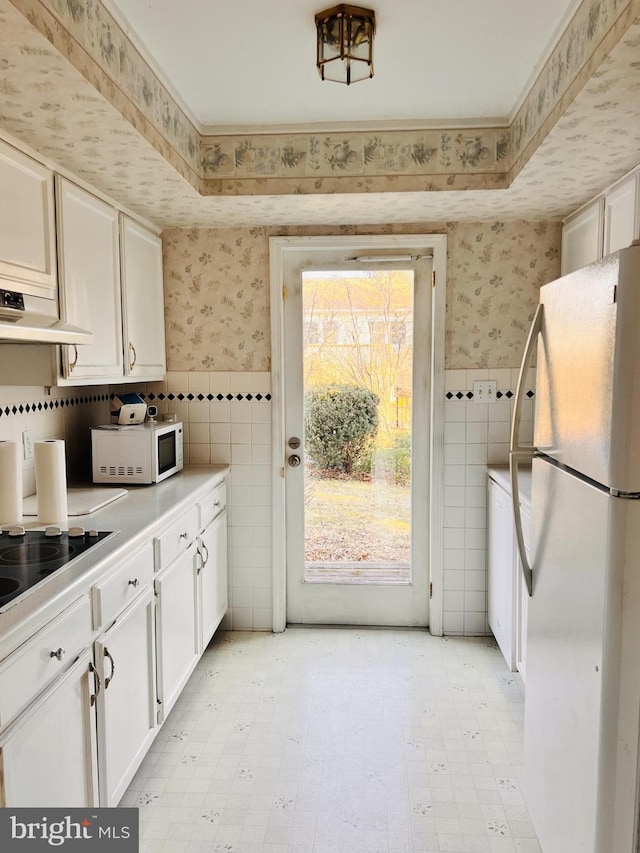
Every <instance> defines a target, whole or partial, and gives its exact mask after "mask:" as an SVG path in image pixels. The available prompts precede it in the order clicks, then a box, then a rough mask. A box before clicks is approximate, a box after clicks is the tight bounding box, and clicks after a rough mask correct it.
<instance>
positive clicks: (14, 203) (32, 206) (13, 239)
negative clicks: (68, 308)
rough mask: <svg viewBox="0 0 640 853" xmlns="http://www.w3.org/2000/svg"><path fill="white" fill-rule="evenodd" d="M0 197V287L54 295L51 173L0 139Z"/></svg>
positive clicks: (36, 294)
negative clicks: (0, 200) (0, 201)
mask: <svg viewBox="0 0 640 853" xmlns="http://www.w3.org/2000/svg"><path fill="white" fill-rule="evenodd" d="M0 199H2V203H1V204H0V287H2V288H4V289H5V290H18V291H21V292H23V293H29V294H31V295H32V296H44V297H47V298H49V299H53V298H54V297H55V290H56V257H55V251H56V248H55V224H54V223H55V216H54V205H53V172H51V171H50V170H49V169H46V168H45V167H44V166H42V165H41V164H40V163H36V161H35V160H32V159H31V157H27V156H26V154H23V153H22V152H21V151H18V150H17V149H16V148H13V147H12V146H11V145H7V144H6V143H4V142H1V141H0ZM3 279H7V280H6V281H3Z"/></svg>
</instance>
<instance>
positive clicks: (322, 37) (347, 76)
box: [316, 3, 376, 86]
mask: <svg viewBox="0 0 640 853" xmlns="http://www.w3.org/2000/svg"><path fill="white" fill-rule="evenodd" d="M316 30H317V33H318V38H317V43H318V51H317V59H316V65H317V66H318V73H319V74H320V77H321V78H322V79H323V80H333V81H334V82H336V83H346V84H347V86H349V85H350V84H351V83H357V82H358V80H368V79H369V78H370V77H373V36H374V34H375V31H376V15H375V12H374V11H373V10H372V9H363V8H362V7H360V6H350V5H348V4H346V3H341V4H340V5H339V6H332V7H331V9H326V10H325V11H324V12H318V14H317V15H316Z"/></svg>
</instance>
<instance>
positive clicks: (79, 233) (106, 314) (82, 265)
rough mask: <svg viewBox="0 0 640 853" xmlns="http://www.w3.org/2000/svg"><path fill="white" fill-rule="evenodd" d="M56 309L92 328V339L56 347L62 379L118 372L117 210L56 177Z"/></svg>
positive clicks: (120, 358) (108, 375)
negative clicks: (58, 300)
mask: <svg viewBox="0 0 640 853" xmlns="http://www.w3.org/2000/svg"><path fill="white" fill-rule="evenodd" d="M56 180H57V187H56V190H57V205H58V246H59V263H60V309H61V312H62V316H63V317H64V318H65V320H67V321H68V322H69V323H73V324H74V325H75V326H80V327H81V328H83V329H89V330H90V331H91V332H93V335H94V342H93V343H92V344H86V345H83V346H75V345H67V346H63V347H62V368H63V373H64V376H65V378H67V379H70V380H72V382H75V381H77V380H81V379H90V380H93V379H101V380H107V379H111V378H112V377H115V376H122V375H123V372H124V368H123V354H122V312H121V304H120V268H119V267H120V260H119V252H118V212H117V211H116V210H114V208H113V207H111V206H110V205H108V204H106V203H105V202H103V201H101V200H100V199H98V198H96V197H95V196H93V195H91V193H88V192H86V190H83V189H80V187H77V186H75V184H72V183H71V182H70V181H67V180H66V179H65V178H61V177H57V179H56Z"/></svg>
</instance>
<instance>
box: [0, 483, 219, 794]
mask: <svg viewBox="0 0 640 853" xmlns="http://www.w3.org/2000/svg"><path fill="white" fill-rule="evenodd" d="M225 503H226V499H225V485H224V482H222V483H218V484H217V485H216V486H215V487H214V488H213V489H211V490H209V491H204V493H203V494H202V495H200V496H199V497H196V499H195V500H194V501H193V503H191V504H190V505H188V506H187V507H184V508H182V510H181V513H180V514H179V516H178V522H173V520H172V517H171V516H170V515H169V514H167V516H166V517H165V519H164V521H165V522H166V523H162V522H161V523H160V525H159V530H158V531H157V532H156V534H155V537H153V538H152V536H151V535H150V536H149V538H148V539H146V540H144V541H142V542H141V543H140V544H139V545H138V547H137V548H136V549H135V550H133V551H131V552H130V553H128V555H127V557H126V558H124V559H122V560H119V561H116V562H115V563H112V564H111V565H109V566H107V567H106V568H105V570H104V572H102V573H100V575H99V577H97V578H95V579H94V580H93V582H92V584H91V586H90V587H89V584H88V585H87V589H86V590H85V592H84V593H83V594H82V595H81V596H79V597H78V598H76V599H75V600H74V601H73V602H72V603H71V604H69V605H68V606H67V607H66V608H64V609H63V610H61V612H60V613H57V614H55V615H54V617H53V618H49V621H47V622H46V623H45V624H43V625H42V627H41V628H40V630H38V631H37V632H36V633H35V634H34V635H33V636H31V637H30V638H29V639H28V640H26V642H23V643H22V644H21V645H19V646H18V647H17V648H16V649H15V650H14V651H13V652H12V653H11V654H9V655H8V656H7V657H6V658H5V659H4V660H3V661H2V662H0V807H1V806H10V807H22V806H24V807H27V806H34V807H35V806H38V807H48V806H51V807H55V806H59V807H84V806H87V807H91V806H98V805H100V806H104V807H112V806H117V805H118V803H119V801H120V800H121V798H122V795H123V794H124V792H125V791H126V789H127V787H128V785H129V783H130V782H131V779H132V778H133V776H134V774H135V772H136V771H137V769H138V767H139V766H140V763H141V761H142V759H143V758H144V756H145V754H146V752H147V750H148V748H149V746H150V745H151V743H152V741H153V739H154V738H155V736H156V734H157V732H158V730H159V728H160V726H161V724H162V722H163V721H164V720H165V719H166V717H167V715H168V714H169V712H170V710H171V708H172V707H173V706H174V704H175V702H176V700H177V699H178V697H179V695H180V693H181V691H182V689H183V688H184V686H185V684H186V682H187V680H188V679H189V676H190V675H191V673H192V672H193V670H194V668H195V666H196V664H197V662H198V660H199V658H200V655H201V654H202V652H203V650H204V648H205V647H206V645H207V643H208V642H209V640H210V639H211V637H212V635H213V633H214V631H215V630H216V628H217V627H218V625H219V624H220V621H221V619H222V617H223V615H224V613H225V611H226V609H227V532H226V512H225ZM202 528H204V529H202ZM198 531H200V532H199V533H198ZM154 567H155V569H156V571H155V575H154Z"/></svg>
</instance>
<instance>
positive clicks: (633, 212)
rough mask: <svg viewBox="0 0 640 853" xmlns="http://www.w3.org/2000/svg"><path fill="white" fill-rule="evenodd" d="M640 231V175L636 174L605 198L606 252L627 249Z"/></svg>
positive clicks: (606, 253)
mask: <svg viewBox="0 0 640 853" xmlns="http://www.w3.org/2000/svg"><path fill="white" fill-rule="evenodd" d="M639 231H640V175H634V176H633V177H632V178H631V179H630V180H627V181H625V182H624V183H622V184H620V186H618V187H616V189H615V190H613V191H612V192H610V193H608V194H607V195H606V196H605V199H604V254H605V255H609V254H611V252H617V251H618V249H625V248H626V247H627V246H630V245H631V243H632V242H633V241H634V240H635V239H636V238H637V237H638V232H639Z"/></svg>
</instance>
